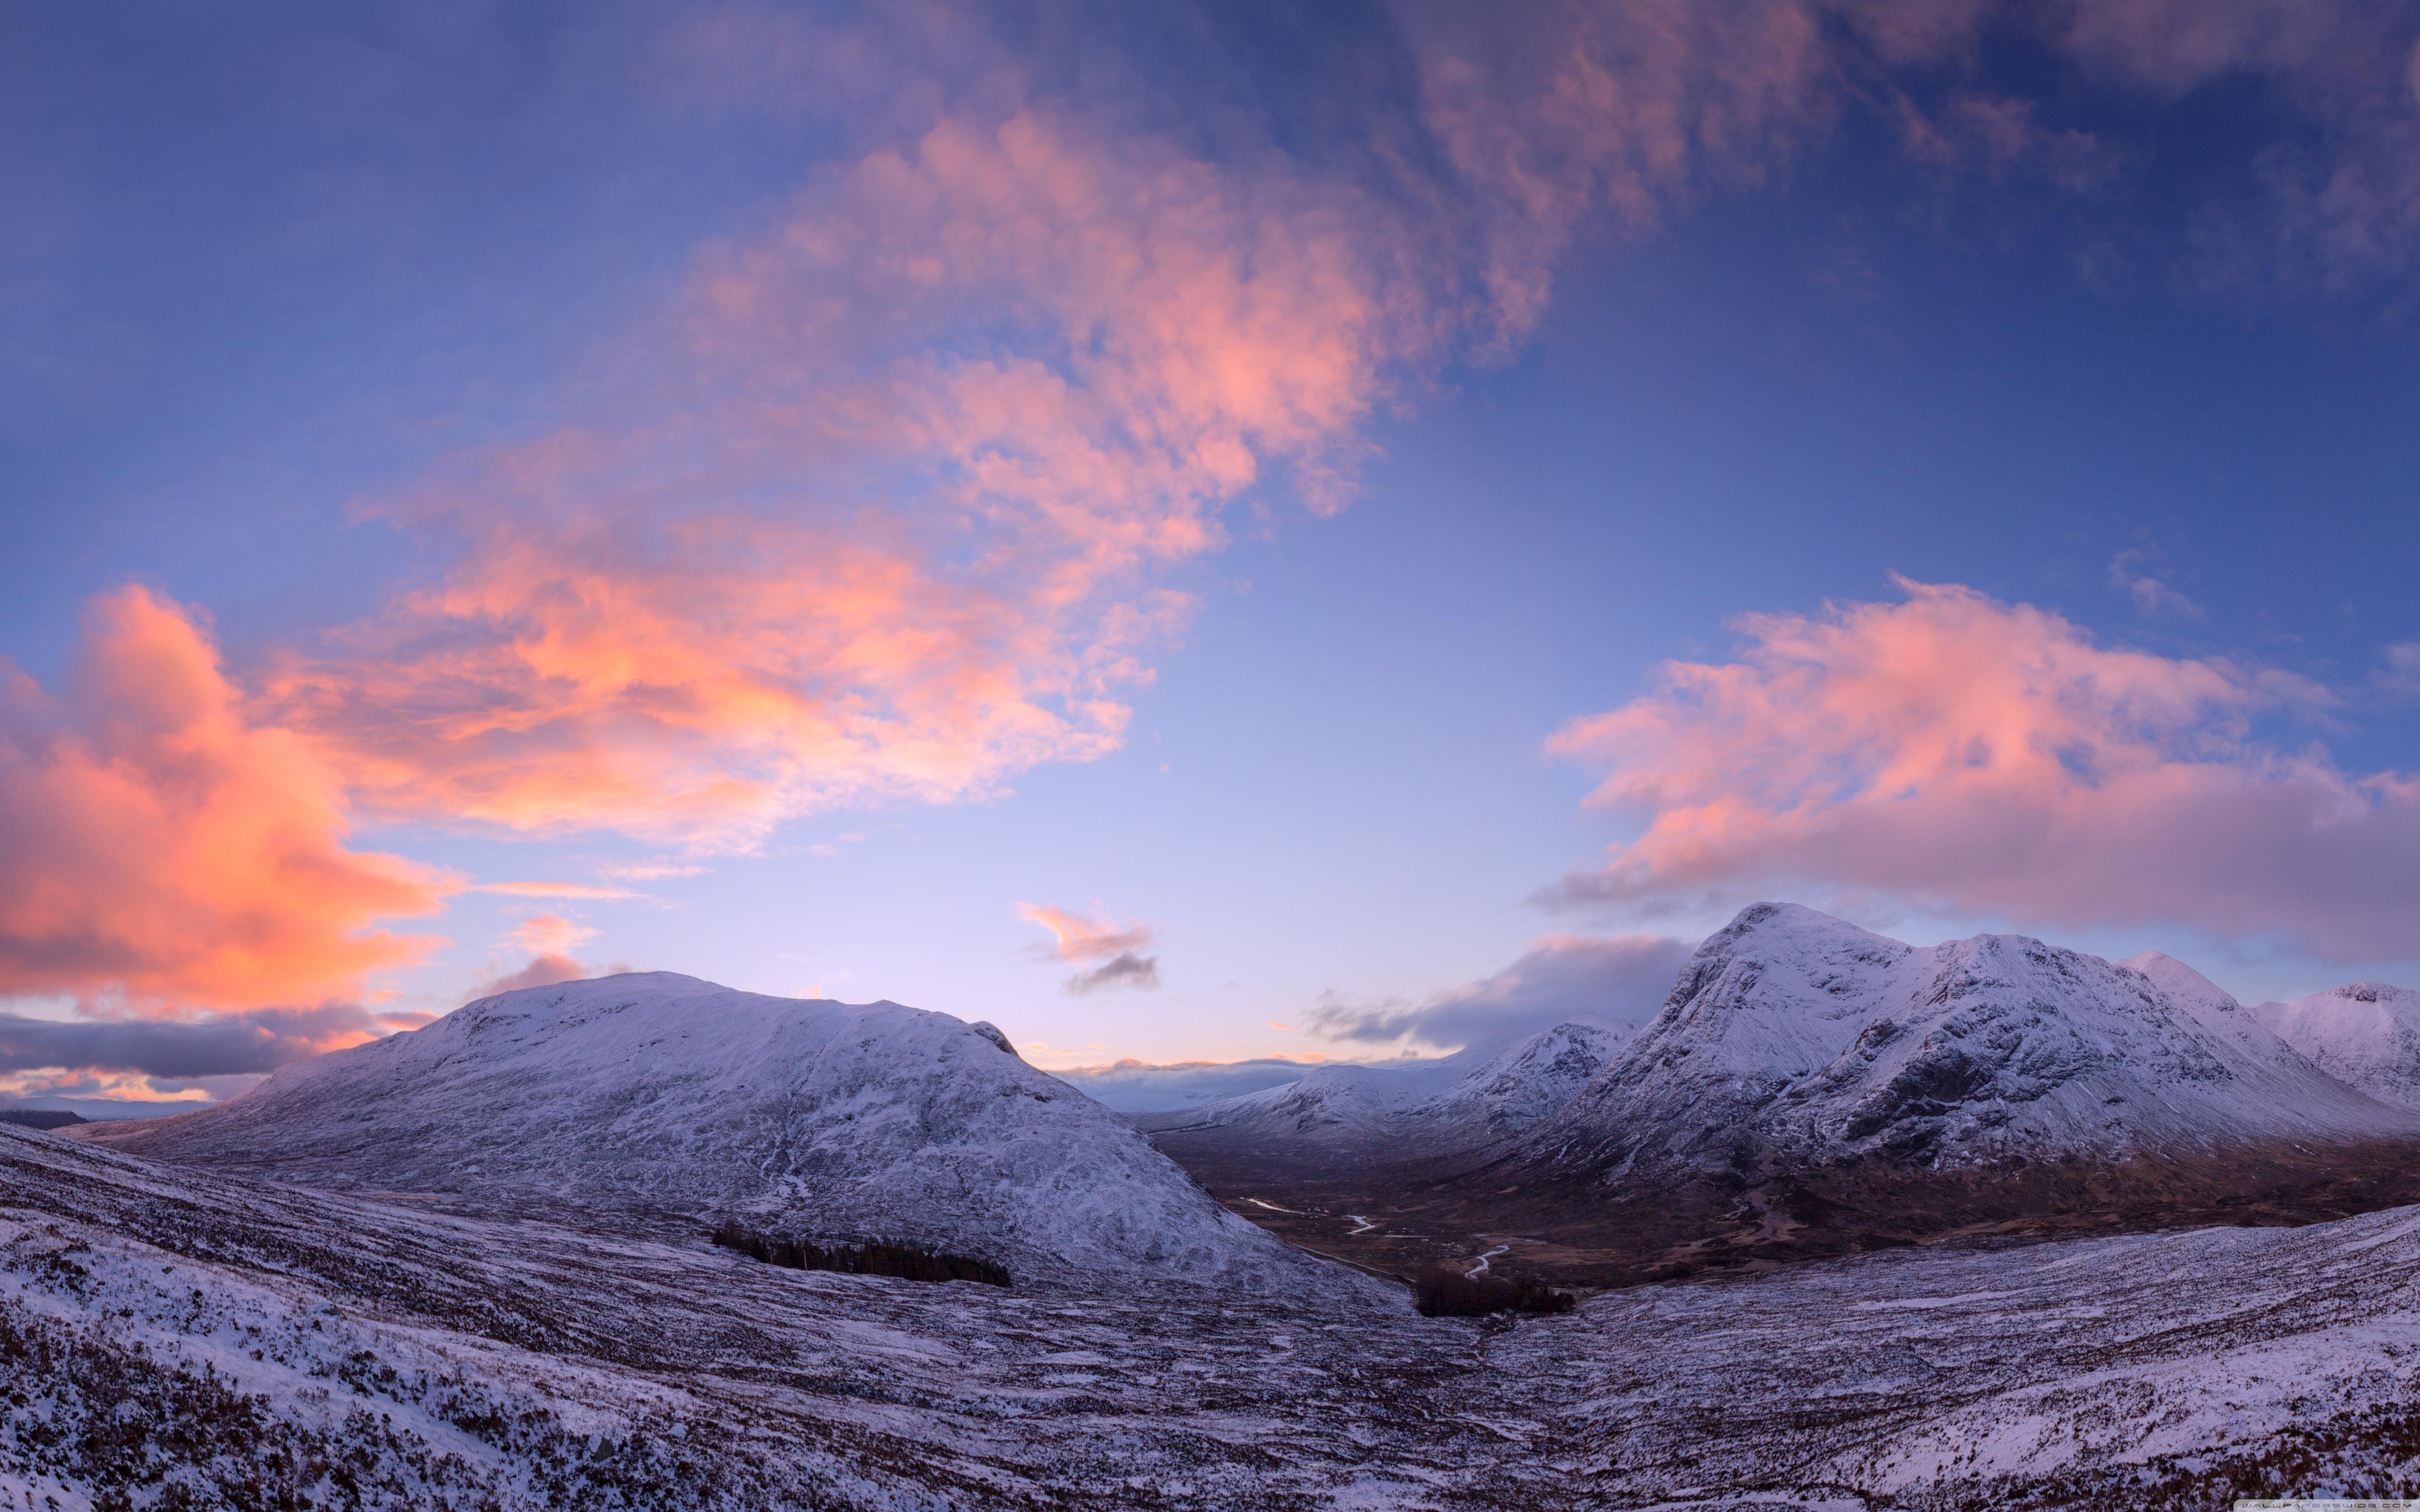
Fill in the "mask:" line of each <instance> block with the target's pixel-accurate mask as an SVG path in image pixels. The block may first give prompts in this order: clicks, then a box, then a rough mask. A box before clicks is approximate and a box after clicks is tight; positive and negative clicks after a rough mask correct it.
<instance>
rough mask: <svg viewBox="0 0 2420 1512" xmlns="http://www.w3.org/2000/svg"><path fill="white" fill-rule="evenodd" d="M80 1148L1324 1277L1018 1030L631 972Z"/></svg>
mask: <svg viewBox="0 0 2420 1512" xmlns="http://www.w3.org/2000/svg"><path fill="white" fill-rule="evenodd" d="M77 1134H78V1135H79V1136H80V1137H82V1138H85V1139H87V1140H91V1141H94V1142H98V1143H103V1144H107V1145H110V1146H113V1147H115V1148H117V1149H125V1150H128V1151H130V1152H132V1153H136V1154H142V1155H147V1156H153V1157H156V1158H159V1159H163V1160H170V1161H177V1162H180V1163H187V1164H193V1165H207V1166H209V1167H211V1168H213V1169H217V1170H224V1171H231V1172H239V1173H249V1174H255V1175H260V1176H269V1177H274V1178H276V1179H278V1180H287V1181H299V1182H304V1183H307V1184H311V1185H317V1186H323V1187H332V1188H336V1189H340V1190H355V1191H364V1192H370V1191H380V1192H401V1193H407V1194H411V1195H414V1196H422V1197H427V1198H433V1199H437V1200H440V1201H442V1202H445V1203H447V1204H450V1205H451V1206H453V1207H454V1208H456V1209H458V1211H471V1212H519V1211H537V1212H545V1213H554V1214H557V1215H562V1214H577V1213H582V1212H594V1211H617V1212H628V1213H635V1214H639V1215H642V1216H651V1217H655V1218H659V1219H681V1220H688V1221H690V1224H689V1226H690V1227H693V1226H694V1223H695V1221H699V1220H703V1221H705V1222H707V1223H713V1222H717V1221H720V1220H721V1219H722V1218H725V1217H730V1216H735V1215H737V1216H741V1217H745V1218H748V1219H749V1220H750V1221H752V1222H753V1223H756V1224H758V1225H760V1226H762V1227H768V1228H775V1229H781V1230H784V1231H789V1232H795V1233H799V1234H802V1235H806V1236H809V1237H815V1238H821V1239H828V1240H830V1239H840V1240H846V1239H863V1238H874V1237H895V1238H901V1239H907V1240H913V1241H916V1242H923V1243H927V1244H931V1245H935V1246H938V1247H942V1248H949V1249H956V1250H961V1251H966V1252H970V1253H975V1254H980V1255H984V1256H986V1257H991V1258H994V1259H997V1260H1001V1261H1002V1262H1004V1263H1006V1264H1007V1265H1008V1266H1009V1268H1010V1270H1011V1271H1012V1272H1013V1273H1017V1274H1021V1275H1032V1274H1036V1273H1046V1274H1047V1273H1054V1272H1057V1271H1060V1270H1062V1269H1065V1268H1070V1267H1072V1268H1074V1269H1076V1270H1078V1271H1080V1272H1084V1273H1099V1274H1108V1273H1125V1272H1135V1273H1148V1274H1152V1275H1156V1276H1166V1277H1179V1278H1184V1279H1187V1280H1194V1281H1203V1282H1233V1283H1236V1284H1241V1285H1248V1286H1271V1285H1296V1284H1301V1282H1302V1280H1303V1278H1304V1276H1305V1275H1306V1274H1307V1273H1309V1272H1310V1271H1311V1268H1312V1267H1313V1266H1314V1265H1315V1264H1316V1262H1314V1261H1311V1260H1308V1259H1306V1258H1304V1257H1300V1256H1297V1255H1295V1254H1293V1253H1292V1252H1289V1251H1287V1250H1285V1249H1284V1248H1283V1247H1282V1246H1280V1245H1279V1244H1277V1243H1276V1242H1273V1241H1271V1240H1270V1239H1269V1238H1268V1236H1266V1235H1265V1234H1264V1233H1262V1232H1261V1231H1260V1230H1258V1229H1256V1228H1254V1227H1251V1226H1250V1225H1249V1224H1246V1223H1244V1222H1242V1221H1240V1220H1238V1219H1236V1218H1234V1217H1233V1216H1231V1215H1229V1214H1228V1213H1226V1212H1225V1211H1222V1210H1220V1209H1219V1208H1218V1205H1217V1204H1216V1203H1214V1202H1212V1201H1211V1200H1210V1199H1209V1198H1208V1197H1206V1196H1204V1195H1203V1194H1202V1192H1201V1191H1200V1190H1199V1189H1198V1188H1197V1187H1195V1186H1194V1184H1193V1183H1192V1182H1191V1181H1190V1180H1188V1179H1187V1177H1186V1176H1185V1174H1184V1172H1182V1171H1181V1170H1179V1169H1177V1168H1176V1167H1175V1166H1174V1165H1171V1164H1170V1162H1169V1161H1168V1160H1167V1158H1166V1157H1165V1156H1162V1155H1160V1154H1159V1153H1158V1152H1156V1151H1155V1150H1154V1149H1151V1148H1150V1146H1149V1145H1148V1144H1146V1143H1145V1142H1144V1141H1143V1140H1142V1139H1141V1138H1140V1137H1139V1136H1138V1135H1137V1134H1135V1133H1134V1132H1133V1131H1132V1130H1131V1129H1129V1128H1127V1127H1126V1126H1125V1124H1124V1123H1123V1122H1122V1121H1121V1120H1120V1119H1118V1118H1117V1117H1116V1116H1115V1115H1113V1114H1111V1113H1109V1111H1108V1110H1107V1109H1105V1108H1102V1107H1101V1106H1099V1105H1098V1104H1096V1103H1093V1102H1091V1101H1090V1100H1089V1099H1086V1098H1084V1097H1082V1096H1080V1095H1078V1094H1077V1093H1076V1092H1074V1091H1073V1090H1071V1089H1070V1088H1068V1087H1067V1086H1066V1085H1065V1084H1064V1083H1062V1082H1060V1081H1058V1080H1056V1079H1055V1078H1053V1077H1050V1076H1047V1075H1045V1074H1044V1073H1042V1072H1038V1071H1035V1070H1034V1069H1033V1068H1032V1067H1030V1066H1028V1065H1026V1064H1025V1062H1023V1061H1022V1060H1020V1059H1018V1058H1017V1057H1016V1053H1015V1052H1014V1051H1013V1050H1011V1049H1010V1048H1009V1047H1008V1043H1007V1041H1005V1040H1004V1039H1003V1038H1001V1036H1000V1035H999V1033H998V1031H996V1030H992V1029H989V1028H988V1027H987V1026H968V1025H965V1024H962V1023H960V1022H959V1021H958V1020H956V1019H954V1018H950V1017H948V1016H947V1015H944V1014H939V1013H927V1012H923V1011H918V1010H915V1009H909V1008H902V1007H900V1006H898V1005H897V1004H894V1003H873V1004H865V1005H848V1004H842V1003H833V1002H823V1001H800V1000H794V999H790V998H780V997H767V996H762V995H756V994H753V993H741V992H734V991H732V990H731V989H729V988H725V987H718V986H715V985H714V984H712V983H710V982H705V981H700V980H696V979H695V978H691V977H683V976H677V975H675V974H673V973H670V972H646V973H632V974H627V975H623V976H616V977H608V978H603V979H599V980H590V981H574V982H566V983H563V984H561V985H559V986H553V987H538V988H530V989H526V990H524V991H520V992H513V993H505V994H503V995H499V996H495V997H489V998H485V999H482V1000H480V1001H478V1002H475V1003H473V1004H471V1005H470V1006H468V1007H466V1008H463V1009H461V1010H459V1011H457V1012H455V1013H453V1014H450V1015H448V1016H447V1017H445V1018H442V1019H440V1020H438V1021H437V1022H436V1023H434V1024H431V1025H429V1026H427V1027H426V1028H422V1029H418V1030H415V1031H412V1032H411V1033H408V1034H398V1035H395V1036H392V1037H390V1038H388V1039H384V1040H380V1041H374V1042H372V1043H369V1044H365V1045H362V1046H360V1047H358V1048H356V1049H352V1050H346V1051H339V1052H337V1053H335V1054H333V1055H328V1056H322V1057H318V1059H316V1060H309V1061H304V1062H302V1063H300V1064H298V1065H294V1066H289V1067H287V1068H286V1069H284V1070H282V1071H280V1072H277V1073H276V1074H274V1075H272V1076H271V1077H270V1078H269V1079H268V1080H267V1081H265V1082H263V1083H262V1084H261V1085H260V1086H259V1087H257V1088H255V1089H254V1090H252V1091H251V1092H249V1093H247V1094H246V1095H245V1096H243V1097H241V1098H239V1099H237V1100H236V1101H234V1102H232V1103H225V1104H224V1105H222V1106H219V1107H214V1108H209V1109H206V1110H204V1111H202V1112H198V1113H191V1114H186V1115H182V1116H180V1117H178V1118H173V1119H155V1120H146V1121H145V1122H142V1123H139V1124H125V1125H85V1126H84V1127H83V1128H81V1129H79V1130H78V1131H77Z"/></svg>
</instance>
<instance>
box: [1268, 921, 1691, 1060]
mask: <svg viewBox="0 0 2420 1512" xmlns="http://www.w3.org/2000/svg"><path fill="white" fill-rule="evenodd" d="M1690 949H1691V948H1690V947H1689V946H1688V945H1687V944H1685V943H1683V942H1682V941H1680V940H1673V939H1666V938H1664V937H1663V936H1661V935H1654V934H1621V935H1615V936H1612V937H1609V938H1608V937H1600V936H1579V935H1568V934H1559V935H1550V936H1548V937H1547V938H1545V939H1543V940H1540V941H1539V942H1538V943H1537V944H1535V945H1533V946H1531V947H1530V948H1529V949H1528V951H1527V952H1526V953H1524V954H1523V955H1522V957H1521V959H1519V960H1518V961H1515V962H1513V963H1512V964H1511V965H1509V966H1506V967H1505V968H1504V969H1503V970H1501V971H1498V972H1497V973H1495V974H1494V975H1492V976H1487V977H1482V978H1481V979H1480V980H1477V981H1474V982H1470V983H1468V984H1466V985H1464V986H1461V987H1454V988H1450V989H1448V990H1447V991H1445V992H1441V993H1437V994H1435V995H1432V996H1430V997H1427V998H1424V999H1422V1000H1420V1001H1418V1002H1406V1001H1404V1000H1403V999H1401V998H1392V999H1387V1000H1384V1001H1380V1002H1375V1003H1356V1002H1352V1001H1349V1000H1346V999H1344V998H1342V997H1340V996H1338V995H1335V994H1332V993H1331V994H1328V995H1326V996H1324V997H1323V998H1322V999H1321V1001H1320V1004H1319V1006H1318V1007H1317V1008H1315V1009H1313V1010H1312V1011H1311V1017H1310V1019H1309V1021H1308V1025H1307V1026H1308V1027H1309V1028H1310V1029H1311V1032H1313V1033H1315V1034H1320V1035H1324V1036H1326V1038H1328V1039H1331V1040H1357V1041H1365V1042H1369V1043H1386V1044H1391V1043H1396V1042H1399V1041H1406V1040H1416V1041H1420V1042H1421V1043H1424V1044H1432V1045H1439V1046H1445V1045H1497V1044H1508V1043H1510V1042H1512V1041H1514V1040H1517V1039H1520V1038H1521V1037H1522V1036H1524V1035H1528V1034H1535V1033H1536V1032H1537V1031H1538V1030H1540V1029H1545V1028H1551V1027H1553V1026H1555V1025H1558V1024H1560V1023H1562V1022H1564V1021H1565V1020H1567V1019H1574V1018H1598V1019H1605V1020H1609V1021H1612V1022H1614V1023H1620V1024H1627V1025H1631V1026H1638V1025H1642V1024H1645V1023H1646V1022H1647V1021H1648V1020H1649V1019H1651V1018H1652V1017H1654V1015H1655V1011H1656V1010H1657V1009H1659V1008H1661V1007H1662V1006H1663V1003H1664V999H1665V997H1666V995H1668V994H1669V993H1670V992H1671V990H1672V982H1673V980H1674V979H1675V978H1677V977H1678V976H1679V975H1680V973H1681V967H1682V965H1683V964H1684V963H1686V962H1687V961H1688V959H1689V952H1690Z"/></svg>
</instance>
